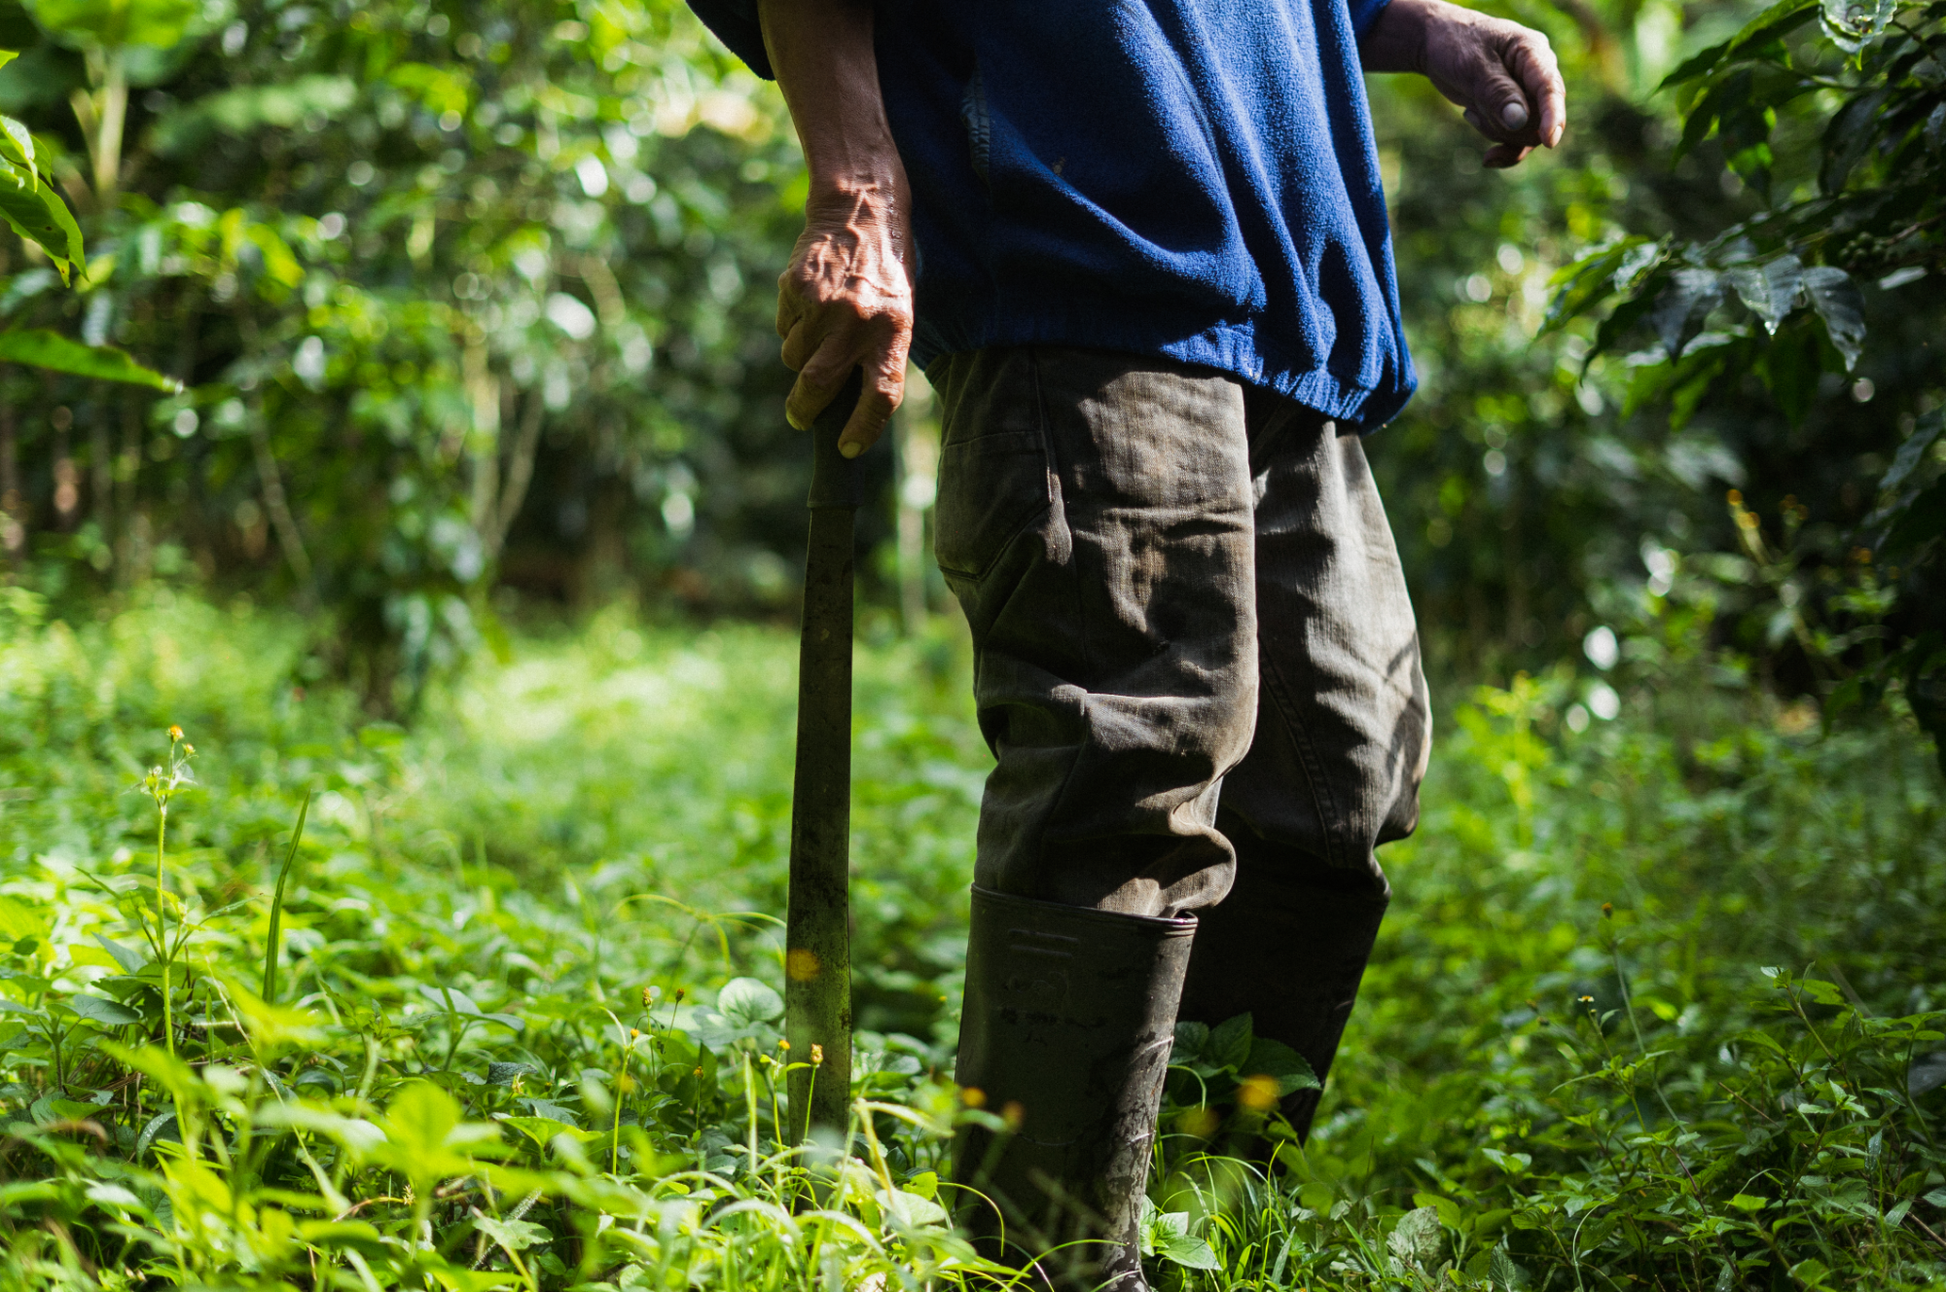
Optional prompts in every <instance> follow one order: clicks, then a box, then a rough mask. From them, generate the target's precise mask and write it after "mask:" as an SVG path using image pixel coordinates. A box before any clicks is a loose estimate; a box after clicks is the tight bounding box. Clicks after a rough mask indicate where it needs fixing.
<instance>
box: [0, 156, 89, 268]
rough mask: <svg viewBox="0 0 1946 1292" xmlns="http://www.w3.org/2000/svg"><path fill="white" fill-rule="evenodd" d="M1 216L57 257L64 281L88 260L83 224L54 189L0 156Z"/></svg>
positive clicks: (22, 167)
mask: <svg viewBox="0 0 1946 1292" xmlns="http://www.w3.org/2000/svg"><path fill="white" fill-rule="evenodd" d="M0 217H5V219H6V221H7V223H8V224H9V225H11V226H12V227H13V231H14V232H15V233H18V234H19V235H20V236H21V237H23V238H26V239H27V240H28V241H30V242H33V243H34V244H35V245H37V246H39V247H40V248H41V249H42V250H43V251H45V252H47V254H48V255H49V256H52V257H53V258H54V263H55V266H56V267H57V268H58V269H59V270H60V271H61V281H62V282H66V281H68V273H69V270H70V269H71V268H72V267H73V266H74V265H82V264H86V263H87V256H86V253H85V252H84V250H83V249H82V245H81V226H79V225H77V224H76V223H75V222H74V216H73V215H72V214H71V213H70V212H69V211H68V208H67V204H66V203H64V202H62V201H61V199H60V198H59V197H58V196H57V195H56V194H55V192H54V190H53V189H51V188H49V187H48V186H47V185H45V184H43V183H41V182H40V181H39V180H37V179H36V178H35V176H34V174H33V172H32V171H30V170H28V169H27V168H26V167H24V166H20V165H17V164H15V163H14V162H11V161H8V160H7V159H6V158H4V157H0Z"/></svg>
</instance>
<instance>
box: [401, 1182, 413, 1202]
mask: <svg viewBox="0 0 1946 1292" xmlns="http://www.w3.org/2000/svg"><path fill="white" fill-rule="evenodd" d="M399 1201H400V1202H403V1203H404V1204H405V1205H406V1206H408V1207H409V1206H411V1205H412V1186H411V1185H410V1184H408V1185H406V1186H405V1194H404V1196H403V1197H401V1198H400V1199H399Z"/></svg>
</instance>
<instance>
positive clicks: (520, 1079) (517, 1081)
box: [508, 1076, 527, 1094]
mask: <svg viewBox="0 0 1946 1292" xmlns="http://www.w3.org/2000/svg"><path fill="white" fill-rule="evenodd" d="M508 1088H509V1089H510V1090H512V1091H513V1092H514V1093H515V1094H520V1093H522V1092H523V1091H524V1090H525V1089H526V1088H527V1078H526V1077H525V1076H516V1077H515V1078H514V1080H513V1085H512V1086H510V1087H508Z"/></svg>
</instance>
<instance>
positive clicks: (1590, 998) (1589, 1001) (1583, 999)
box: [1576, 996, 1595, 1005]
mask: <svg viewBox="0 0 1946 1292" xmlns="http://www.w3.org/2000/svg"><path fill="white" fill-rule="evenodd" d="M1576 999H1578V1000H1579V1001H1580V1002H1581V1003H1582V1004H1584V1005H1592V1004H1594V1003H1595V998H1594V997H1593V996H1580V997H1576Z"/></svg>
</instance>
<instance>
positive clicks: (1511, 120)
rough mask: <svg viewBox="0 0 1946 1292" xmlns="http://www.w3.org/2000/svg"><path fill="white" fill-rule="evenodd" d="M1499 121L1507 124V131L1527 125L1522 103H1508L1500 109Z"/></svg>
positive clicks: (1525, 111) (1525, 108) (1525, 110)
mask: <svg viewBox="0 0 1946 1292" xmlns="http://www.w3.org/2000/svg"><path fill="white" fill-rule="evenodd" d="M1500 119H1501V120H1502V121H1504V122H1506V123H1507V129H1509V130H1518V129H1520V128H1521V127H1522V126H1524V125H1526V124H1527V106H1526V105H1525V104H1522V103H1509V104H1508V105H1507V106H1506V107H1504V108H1502V109H1500Z"/></svg>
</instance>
